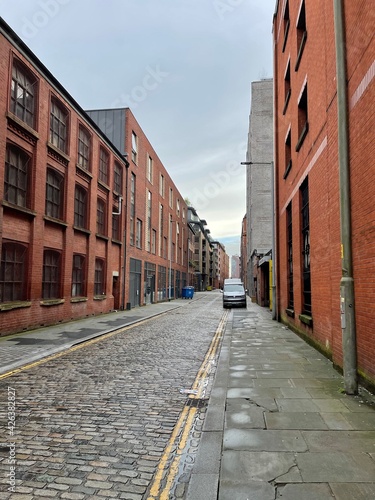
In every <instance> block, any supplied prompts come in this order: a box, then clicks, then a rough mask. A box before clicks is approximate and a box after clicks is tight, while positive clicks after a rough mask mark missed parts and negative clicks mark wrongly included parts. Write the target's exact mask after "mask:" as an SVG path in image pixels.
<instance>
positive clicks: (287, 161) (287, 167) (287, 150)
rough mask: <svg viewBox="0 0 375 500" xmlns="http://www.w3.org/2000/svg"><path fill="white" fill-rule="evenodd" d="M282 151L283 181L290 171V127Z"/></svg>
mask: <svg viewBox="0 0 375 500" xmlns="http://www.w3.org/2000/svg"><path fill="white" fill-rule="evenodd" d="M284 151H285V172H284V175H283V179H284V180H285V179H286V178H287V177H288V175H289V172H290V171H291V169H292V129H291V126H290V125H289V128H288V132H287V134H286V137H285V146H284Z"/></svg>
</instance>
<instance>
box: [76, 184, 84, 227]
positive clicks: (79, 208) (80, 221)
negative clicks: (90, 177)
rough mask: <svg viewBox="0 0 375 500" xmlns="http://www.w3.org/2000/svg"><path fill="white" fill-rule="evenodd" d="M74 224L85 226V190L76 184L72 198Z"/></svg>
mask: <svg viewBox="0 0 375 500" xmlns="http://www.w3.org/2000/svg"><path fill="white" fill-rule="evenodd" d="M74 225H75V226H76V227H80V228H83V229H85V228H86V227H87V191H86V189H84V188H83V187H81V186H76V190H75V198H74Z"/></svg>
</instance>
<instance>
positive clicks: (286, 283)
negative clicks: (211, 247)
mask: <svg viewBox="0 0 375 500" xmlns="http://www.w3.org/2000/svg"><path fill="white" fill-rule="evenodd" d="M374 29H375V20H374V4H373V2H372V1H369V0H368V1H361V2H354V1H349V0H343V1H340V0H335V1H334V2H326V1H325V0H283V1H278V2H277V3H276V10H275V15H274V21H273V37H274V68H275V74H274V82H275V83H274V86H275V101H274V105H275V114H274V119H275V167H276V168H275V186H276V214H277V215H276V220H277V228H276V242H277V270H278V273H277V294H278V301H277V314H278V317H279V318H280V319H281V320H282V321H283V322H284V323H286V324H287V325H288V326H289V327H290V328H292V329H293V330H295V331H296V332H298V333H299V334H300V335H301V336H303V337H305V338H306V339H308V341H309V342H311V343H313V344H314V345H315V346H317V347H318V348H319V349H320V350H321V351H322V352H324V353H325V354H326V355H327V356H328V357H329V358H331V359H332V360H333V363H334V364H335V365H336V366H338V367H342V368H343V370H344V379H345V384H346V390H347V391H348V392H353V391H355V387H356V378H357V376H358V377H360V378H361V380H362V382H364V383H368V384H369V385H371V386H372V387H374V386H375V362H374V359H375V330H374V328H373V320H374V313H373V309H374V304H373V303H374V300H373V299H374V290H375V280H374V276H375V258H374V256H375V231H374V227H375V204H374V195H375V189H374V186H375V136H374V135H375V132H374V131H375V111H374V101H375V85H374V75H375V61H374V54H375V39H374Z"/></svg>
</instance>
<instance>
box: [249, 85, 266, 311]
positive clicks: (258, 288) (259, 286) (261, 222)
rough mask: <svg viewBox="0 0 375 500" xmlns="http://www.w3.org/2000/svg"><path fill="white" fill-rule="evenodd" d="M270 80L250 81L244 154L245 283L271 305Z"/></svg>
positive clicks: (259, 300) (259, 299)
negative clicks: (246, 137) (247, 127)
mask: <svg viewBox="0 0 375 500" xmlns="http://www.w3.org/2000/svg"><path fill="white" fill-rule="evenodd" d="M272 160H273V80H272V79H265V80H260V81H256V82H252V84H251V109H250V118H249V135H248V146H247V153H246V162H244V163H245V164H246V165H247V166H246V221H247V228H246V235H247V249H246V258H244V259H243V260H244V261H246V282H247V285H248V290H249V295H250V296H251V297H252V299H253V300H256V302H257V303H258V304H260V305H262V306H270V303H271V301H270V298H271V291H270V290H271V287H270V283H271V280H272V276H271V278H270V260H271V259H272V251H271V250H272V220H273V219H272V170H273V165H272Z"/></svg>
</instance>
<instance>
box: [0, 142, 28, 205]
mask: <svg viewBox="0 0 375 500" xmlns="http://www.w3.org/2000/svg"><path fill="white" fill-rule="evenodd" d="M12 155H14V156H15V158H13V159H12ZM14 159H16V161H15V162H14V163H11V162H12V161H13V160H14ZM31 161H32V156H31V155H30V154H29V153H27V152H26V151H25V150H24V149H22V148H20V147H19V146H16V145H15V144H11V143H7V145H6V152H5V169H4V170H5V171H4V200H5V201H7V202H8V203H11V204H12V205H15V206H17V207H21V208H30V184H31V182H30V175H31V168H30V163H31ZM12 179H13V181H14V182H12ZM9 191H11V192H13V196H11V195H10V194H9Z"/></svg>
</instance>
